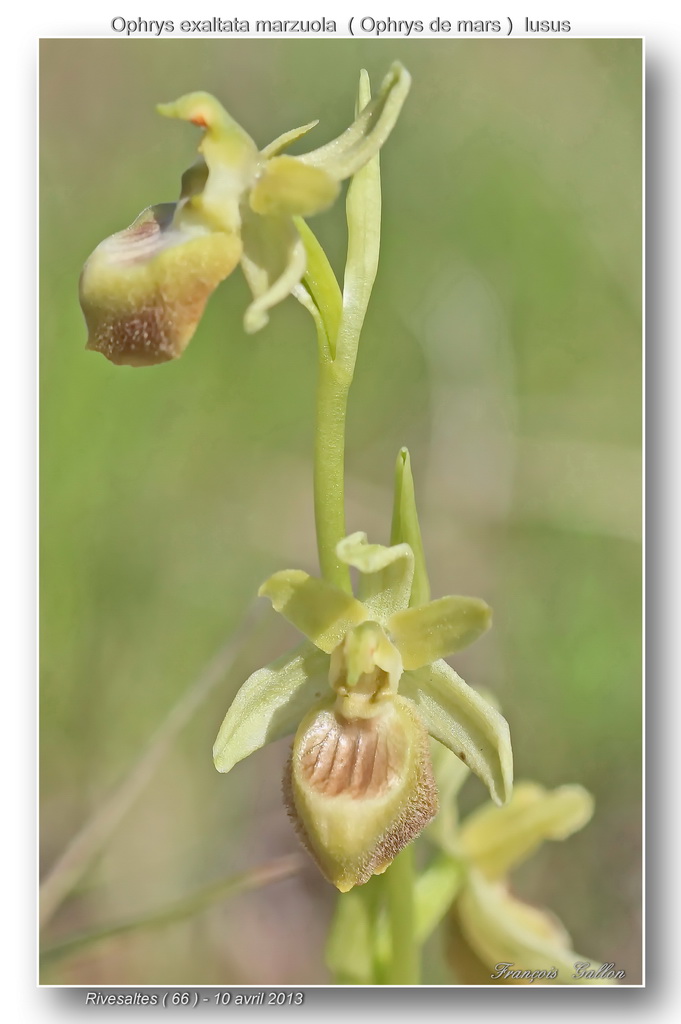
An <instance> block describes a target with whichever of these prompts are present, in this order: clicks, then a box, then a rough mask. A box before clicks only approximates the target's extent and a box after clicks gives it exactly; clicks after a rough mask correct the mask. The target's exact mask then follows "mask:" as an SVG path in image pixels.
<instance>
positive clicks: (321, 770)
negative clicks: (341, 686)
mask: <svg viewBox="0 0 681 1024" xmlns="http://www.w3.org/2000/svg"><path fill="white" fill-rule="evenodd" d="M284 796H285V800H286V804H287V806H288V810H289V814H290V815H291V817H292V818H293V820H294V822H295V825H296V828H297V830H298V832H299V834H300V836H301V839H302V840H303V843H304V844H305V846H306V847H307V848H308V850H309V851H310V853H311V854H312V856H313V857H314V858H315V860H316V861H317V863H318V865H319V867H320V869H321V871H322V872H323V874H324V875H325V876H326V878H328V880H329V881H330V882H332V883H333V884H334V885H335V886H336V888H337V889H340V891H341V892H347V891H348V889H351V888H352V887H353V886H354V885H362V884H363V883H365V882H368V881H369V879H370V878H371V876H372V875H374V874H381V872H383V871H385V869H386V868H387V866H388V865H389V864H390V862H391V860H392V859H393V858H394V857H395V856H397V854H398V853H399V852H400V850H402V849H403V848H404V847H405V846H407V845H408V844H409V843H410V842H411V841H412V840H413V839H415V838H416V836H418V835H419V833H420V832H421V830H422V829H423V828H424V827H425V826H426V825H427V824H428V822H429V821H430V820H431V818H433V817H434V816H435V814H436V813H437V808H438V802H437V790H436V787H435V781H434V779H433V772H432V767H431V762H430V748H429V743H428V735H427V733H426V730H425V728H424V727H423V725H422V723H421V720H420V719H419V717H418V715H417V714H416V712H415V711H413V710H412V708H411V705H410V703H409V701H406V700H404V699H403V698H400V697H395V698H393V699H392V700H387V701H386V702H385V703H384V704H383V706H382V707H381V710H380V712H379V713H377V714H375V715H373V716H372V717H371V718H345V717H344V716H343V715H341V714H340V713H339V712H338V710H337V709H336V708H335V707H334V706H333V705H331V704H327V705H326V706H322V707H318V708H317V709H315V710H313V711H312V712H310V714H309V715H307V717H306V718H304V719H303V721H302V722H301V724H300V726H299V728H298V732H297V733H296V737H295V740H294V743H293V749H292V752H291V758H290V760H289V763H288V765H287V767H286V772H285V776H284Z"/></svg>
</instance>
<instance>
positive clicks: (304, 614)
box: [258, 569, 369, 654]
mask: <svg viewBox="0 0 681 1024" xmlns="http://www.w3.org/2000/svg"><path fill="white" fill-rule="evenodd" d="M258 596H259V597H268V598H269V599H270V601H271V602H272V607H273V608H274V610H275V611H277V612H279V613H280V614H281V615H283V616H284V618H285V619H288V621H289V622H290V623H291V624H292V625H294V626H295V627H296V629H299V630H300V632H301V633H303V634H304V636H306V637H307V638H308V640H311V641H312V643H313V644H315V645H316V646H317V647H319V648H320V650H322V651H325V652H326V653H327V654H330V653H331V651H332V650H333V649H334V647H337V646H338V644H339V643H340V642H341V640H342V639H343V637H344V636H345V634H346V633H347V632H348V630H349V629H351V628H352V626H357V625H359V623H360V622H365V621H366V619H368V618H369V616H368V615H367V612H366V609H365V608H364V606H363V605H362V604H361V603H360V602H359V601H358V600H357V599H356V598H355V597H353V596H352V594H346V593H345V591H344V590H341V589H340V587H336V586H334V585H333V583H327V582H326V580H320V579H317V578H316V577H315V576H308V574H307V573H306V572H303V570H302V569H284V570H282V571H281V572H276V573H275V574H274V576H270V578H269V579H268V580H265V582H264V583H263V585H262V586H261V587H260V590H259V591H258Z"/></svg>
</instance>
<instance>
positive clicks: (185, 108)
mask: <svg viewBox="0 0 681 1024" xmlns="http://www.w3.org/2000/svg"><path fill="white" fill-rule="evenodd" d="M409 85H410V77H409V74H408V73H407V71H406V70H405V68H403V67H402V65H401V64H394V65H393V66H392V68H391V70H390V72H389V73H388V75H387V77H386V78H385V80H384V81H383V84H382V86H381V89H380V91H379V93H378V94H377V96H376V97H375V99H373V100H372V101H371V102H370V103H369V104H368V105H367V106H366V107H364V109H363V110H362V111H361V112H360V113H359V114H358V116H357V117H356V119H355V121H354V123H353V124H352V125H351V126H350V127H349V128H348V129H347V130H346V131H345V132H344V133H343V134H342V135H341V136H339V137H338V138H337V139H335V140H334V141H333V142H329V143H327V144H326V145H325V146H322V147H321V148H319V149H316V150H313V151H312V152H310V153H306V154H304V155H302V156H288V155H285V154H283V150H285V149H286V148H287V147H288V146H290V145H291V144H292V143H293V142H295V141H296V140H297V139H299V138H300V137H301V136H303V135H305V134H306V133H307V132H308V131H310V129H311V128H313V127H314V126H315V124H317V122H316V121H315V122H313V123H311V124H307V125H304V126H303V127H301V128H296V129H293V130H292V131H289V132H286V133H285V134H284V135H281V136H280V137H279V138H277V139H275V141H274V142H272V143H270V145H268V146H266V147H265V148H264V149H262V150H258V147H257V145H256V144H255V142H254V141H253V139H252V138H251V137H250V136H249V135H248V134H247V133H246V132H245V131H244V130H243V128H241V127H240V126H239V125H238V124H237V123H236V122H235V121H234V120H233V119H232V118H231V117H230V116H229V114H228V113H227V112H226V111H225V110H224V109H223V107H222V106H221V104H220V103H219V102H218V101H217V100H216V99H215V98H214V97H213V96H211V95H209V94H208V93H205V92H195V93H190V94H188V95H186V96H182V97H181V98H180V99H179V100H177V101H176V102H175V103H168V104H163V105H160V106H159V107H158V108H157V109H158V111H159V113H161V114H162V115H164V116H166V117H172V118H179V119H180V120H183V121H189V122H190V123H192V124H194V125H197V126H198V127H200V128H202V129H203V137H202V140H201V143H200V145H199V157H198V159H197V161H196V162H195V163H194V164H193V166H192V167H190V168H189V170H188V171H186V172H185V174H184V175H183V177H182V187H181V192H180V198H179V199H178V201H177V202H175V203H162V204H160V205H158V206H152V207H149V208H148V209H147V210H145V211H144V212H143V213H141V214H140V216H139V217H138V218H137V219H136V220H135V221H134V222H133V223H132V224H131V225H130V227H128V228H126V229H125V230H124V231H120V232H118V233H117V234H114V235H112V236H111V237H109V238H107V239H106V240H105V241H103V242H102V243H101V244H100V245H98V246H97V248H96V249H95V250H94V252H93V253H92V255H91V256H90V257H89V259H88V260H87V262H86V264H85V267H84V268H83V272H82V274H81V280H80V302H81V306H82V309H83V313H84V315H85V320H86V324H87V327H88V342H87V347H88V348H90V349H93V350H95V351H97V352H101V353H102V354H103V355H105V356H106V357H107V358H108V359H110V360H111V361H112V362H113V363H116V364H125V365H129V366H149V365H155V364H157V363H162V362H166V361H167V360H170V359H175V358H177V357H178V356H180V355H181V354H182V352H183V351H184V349H185V348H186V346H187V344H188V342H189V341H190V339H191V337H192V335H193V334H194V331H195V329H196V327H197V325H198V322H199V320H200V318H201V316H202V314H203V311H204V308H205V305H206V302H207V301H208V298H209V297H210V295H211V293H212V292H213V291H214V289H215V288H216V287H217V285H218V284H219V283H220V282H221V281H222V280H224V279H225V278H226V277H228V276H229V275H230V274H231V273H232V271H233V270H234V269H235V268H236V266H237V265H238V264H239V263H241V267H242V269H243V272H244V275H245V277H246V280H247V282H248V285H249V287H250V289H251V292H252V295H253V301H252V302H251V304H250V305H249V306H248V309H247V310H246V313H245V316H244V329H245V330H246V332H248V333H253V332H254V331H258V330H260V329H261V328H262V327H264V326H265V324H266V323H267V321H268V313H269V310H270V309H271V308H272V307H273V306H275V305H276V304H277V303H279V302H281V301H283V299H285V298H286V297H287V295H289V294H291V292H293V291H294V290H296V289H298V287H299V285H300V282H301V280H302V278H303V275H304V273H305V269H306V261H307V256H306V247H305V244H304V242H303V239H302V237H301V234H300V230H299V223H300V222H298V223H296V218H305V217H309V216H312V215H313V214H316V213H320V212H321V211H323V210H325V209H327V208H328V207H329V206H331V204H332V203H333V202H334V200H335V199H336V197H337V195H338V193H339V190H340V185H341V182H342V181H344V180H345V179H346V178H349V177H351V176H352V175H354V174H355V173H356V172H357V171H358V170H359V169H360V168H362V167H363V166H365V164H367V163H368V162H369V161H370V160H371V159H372V157H374V156H375V155H376V153H377V152H378V151H379V149H380V148H381V146H382V145H383V143H384V142H385V141H386V139H387V137H388V136H389V134H390V132H391V131H392V128H393V126H394V124H395V121H396V120H397V116H398V114H399V112H400V109H401V107H402V104H403V102H404V99H405V97H406V95H407V93H408V91H409Z"/></svg>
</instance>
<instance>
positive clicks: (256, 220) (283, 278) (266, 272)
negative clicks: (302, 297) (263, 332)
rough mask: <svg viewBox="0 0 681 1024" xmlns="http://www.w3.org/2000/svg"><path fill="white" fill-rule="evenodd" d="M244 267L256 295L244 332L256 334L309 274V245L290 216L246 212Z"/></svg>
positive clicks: (242, 237) (243, 237)
mask: <svg viewBox="0 0 681 1024" xmlns="http://www.w3.org/2000/svg"><path fill="white" fill-rule="evenodd" d="M242 214H243V222H242V226H241V239H242V241H243V247H244V248H243V254H242V257H241V267H242V269H243V272H244V277H245V278H246V281H247V282H248V285H249V287H250V289H251V292H252V293H253V302H252V303H251V304H250V306H249V307H248V309H247V310H246V314H245V316H244V330H245V331H246V333H247V334H254V333H255V332H256V331H259V330H260V329H261V328H262V327H264V326H265V325H266V324H267V322H268V320H269V310H270V309H271V308H272V307H273V306H276V305H277V304H278V303H279V302H283V301H284V299H285V298H286V297H287V295H290V294H291V292H292V291H293V289H294V288H295V287H296V286H297V285H299V284H300V281H301V280H302V277H303V274H304V273H305V246H304V245H303V241H302V239H301V237H300V235H299V234H298V231H297V230H296V227H295V225H294V223H293V221H292V219H291V218H290V217H262V216H260V215H258V214H255V213H252V212H251V211H250V210H248V209H243V210H242Z"/></svg>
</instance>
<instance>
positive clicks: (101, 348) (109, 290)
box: [80, 203, 241, 366]
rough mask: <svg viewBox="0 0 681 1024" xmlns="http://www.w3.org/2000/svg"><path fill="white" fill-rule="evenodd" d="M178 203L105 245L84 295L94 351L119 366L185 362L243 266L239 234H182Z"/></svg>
mask: <svg viewBox="0 0 681 1024" xmlns="http://www.w3.org/2000/svg"><path fill="white" fill-rule="evenodd" d="M178 206H180V204H176V203H164V204H162V205H160V206H152V207H150V208H149V209H148V210H145V211H144V213H141V214H140V216H139V217H138V218H137V220H135V221H134V223H133V224H131V225H130V227H129V228H126V229H125V231H119V232H118V234H116V235H112V236H111V238H107V239H106V240H105V241H104V242H102V243H101V244H100V245H98V246H97V248H96V249H95V251H94V252H93V254H92V256H90V258H89V260H88V261H87V263H86V264H85V267H84V269H83V273H82V275H81V282H80V295H81V305H82V308H83V313H84V315H85V322H86V324H87V327H88V332H89V335H88V342H87V347H88V348H89V349H92V350H93V351H95V352H101V353H102V354H103V355H105V356H106V357H107V359H109V360H111V362H112V363H116V364H117V365H127V366H153V365H156V364H157V363H163V362H166V361H167V360H169V359H176V358H177V357H178V356H180V355H182V353H183V352H184V350H185V348H186V346H187V344H188V343H189V341H190V339H191V337H192V335H193V333H194V331H195V329H196V326H197V324H198V322H199V320H200V319H201V316H202V315H203V311H204V308H205V305H206V302H207V301H208V298H209V297H210V295H211V293H212V292H213V290H214V289H215V288H216V287H217V285H218V284H219V283H220V281H222V280H224V278H226V277H227V276H228V275H229V274H231V272H232V271H233V270H234V268H235V267H236V265H237V263H238V262H239V257H240V255H241V242H240V241H239V239H238V237H237V236H236V235H228V234H225V233H224V232H209V231H205V230H204V231H201V229H200V228H198V227H195V228H194V229H193V230H188V229H187V228H183V227H182V223H181V219H180V218H179V216H178Z"/></svg>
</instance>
